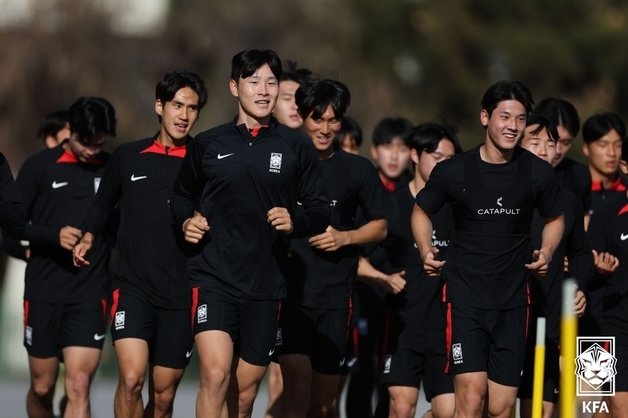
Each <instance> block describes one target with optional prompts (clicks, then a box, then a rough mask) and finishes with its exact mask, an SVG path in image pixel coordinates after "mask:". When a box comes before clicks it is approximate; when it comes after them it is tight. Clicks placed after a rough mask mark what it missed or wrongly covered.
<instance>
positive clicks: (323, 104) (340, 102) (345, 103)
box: [294, 79, 351, 119]
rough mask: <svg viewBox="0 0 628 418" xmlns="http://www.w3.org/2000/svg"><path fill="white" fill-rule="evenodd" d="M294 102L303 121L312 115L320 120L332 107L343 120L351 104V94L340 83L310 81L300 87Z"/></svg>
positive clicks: (336, 115)
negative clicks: (328, 108) (329, 107)
mask: <svg viewBox="0 0 628 418" xmlns="http://www.w3.org/2000/svg"><path fill="white" fill-rule="evenodd" d="M294 101H295V102H296V104H297V107H298V108H299V110H298V112H299V115H301V117H302V118H303V119H305V118H307V117H308V116H310V115H312V117H313V118H320V117H321V116H322V115H323V113H325V111H326V110H327V107H328V106H331V108H332V109H333V111H334V116H335V117H336V118H337V119H342V117H343V116H344V114H345V112H346V111H347V107H349V103H350V102H351V93H350V92H349V89H348V88H347V86H345V85H344V84H343V83H341V82H340V81H336V80H329V79H324V80H321V79H310V80H307V81H306V82H305V83H303V84H301V85H300V86H299V88H298V89H297V91H296V92H295V93H294Z"/></svg>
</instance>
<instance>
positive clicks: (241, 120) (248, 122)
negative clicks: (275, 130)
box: [236, 112, 270, 129]
mask: <svg viewBox="0 0 628 418" xmlns="http://www.w3.org/2000/svg"><path fill="white" fill-rule="evenodd" d="M242 124H244V125H245V126H246V127H247V129H259V128H261V127H262V126H268V125H270V115H268V116H265V117H261V118H256V117H253V116H251V115H247V114H246V113H244V112H240V113H239V114H238V119H237V121H236V125H242Z"/></svg>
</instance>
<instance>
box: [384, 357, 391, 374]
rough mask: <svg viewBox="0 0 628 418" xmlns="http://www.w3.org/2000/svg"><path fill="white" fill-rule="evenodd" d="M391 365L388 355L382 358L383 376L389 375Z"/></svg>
mask: <svg viewBox="0 0 628 418" xmlns="http://www.w3.org/2000/svg"><path fill="white" fill-rule="evenodd" d="M391 364H392V355H390V354H388V355H386V357H384V374H388V373H390V365H391Z"/></svg>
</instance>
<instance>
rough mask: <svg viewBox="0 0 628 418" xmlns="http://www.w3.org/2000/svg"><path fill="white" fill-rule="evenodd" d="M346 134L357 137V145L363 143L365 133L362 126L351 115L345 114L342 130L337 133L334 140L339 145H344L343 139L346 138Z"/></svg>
mask: <svg viewBox="0 0 628 418" xmlns="http://www.w3.org/2000/svg"><path fill="white" fill-rule="evenodd" d="M345 135H349V136H351V137H352V138H353V139H355V145H357V146H358V147H359V146H361V145H362V140H363V135H362V128H361V127H360V125H359V124H358V122H357V121H356V120H355V119H353V118H352V117H350V116H345V117H343V118H342V125H341V127H340V130H339V131H338V133H337V134H336V137H335V138H334V142H335V143H336V145H337V146H340V145H342V140H343V139H344V138H345Z"/></svg>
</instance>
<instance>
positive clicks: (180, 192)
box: [170, 138, 209, 242]
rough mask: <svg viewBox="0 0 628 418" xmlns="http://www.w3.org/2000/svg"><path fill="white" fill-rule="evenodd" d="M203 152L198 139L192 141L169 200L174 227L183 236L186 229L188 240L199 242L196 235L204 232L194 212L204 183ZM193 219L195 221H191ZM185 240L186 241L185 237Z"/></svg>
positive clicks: (196, 213)
mask: <svg viewBox="0 0 628 418" xmlns="http://www.w3.org/2000/svg"><path fill="white" fill-rule="evenodd" d="M203 152H204V148H203V147H202V146H201V141H200V140H199V139H198V138H197V139H195V140H193V141H192V142H191V144H190V145H189V148H188V151H187V152H186V154H185V157H184V158H183V162H182V163H181V168H180V169H179V174H178V175H177V178H176V180H175V182H174V186H173V190H172V197H171V198H170V211H171V212H172V216H173V218H174V222H175V225H178V226H180V227H181V230H183V232H184V234H185V233H186V229H190V231H191V236H190V238H191V239H192V240H195V239H198V240H200V238H199V237H198V234H199V233H200V232H201V230H204V227H203V226H202V221H201V219H199V218H198V216H197V215H200V214H199V213H198V212H196V211H195V202H196V199H197V198H198V197H199V196H200V194H201V191H202V190H203V187H204V185H205V182H206V179H205V178H204V177H203V175H202V172H203V167H202V165H203V162H202V156H203ZM194 218H196V219H195V220H194V221H193V219H194ZM203 219H204V220H205V221H204V222H205V224H207V219H205V218H203ZM208 230H209V226H207V229H206V230H205V232H206V231H208ZM203 233H204V232H203ZM201 237H202V236H201ZM186 240H188V237H187V236H186ZM198 240H197V241H196V242H198ZM189 242H193V241H189Z"/></svg>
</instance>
